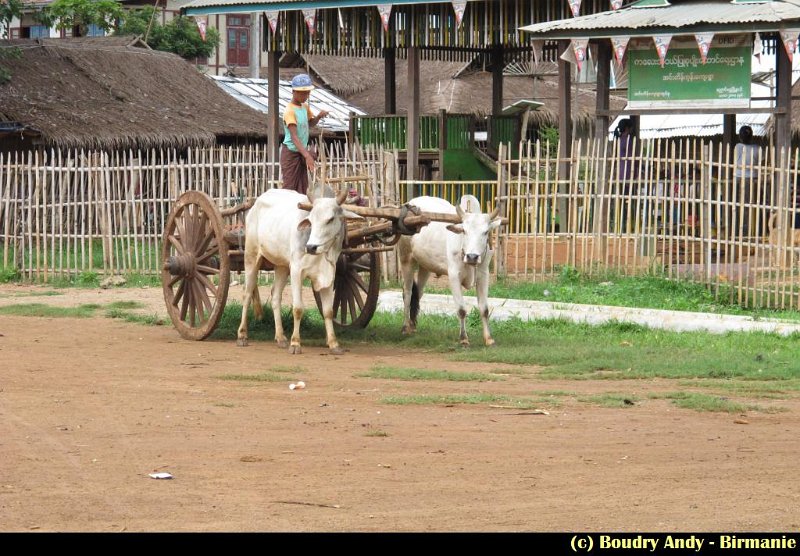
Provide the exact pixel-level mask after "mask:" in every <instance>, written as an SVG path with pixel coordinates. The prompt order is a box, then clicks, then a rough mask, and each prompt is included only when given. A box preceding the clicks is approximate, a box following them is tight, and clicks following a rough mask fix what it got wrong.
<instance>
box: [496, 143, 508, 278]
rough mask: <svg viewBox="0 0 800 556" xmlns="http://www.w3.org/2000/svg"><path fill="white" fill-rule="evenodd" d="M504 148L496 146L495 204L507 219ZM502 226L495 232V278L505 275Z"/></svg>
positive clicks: (504, 234)
mask: <svg viewBox="0 0 800 556" xmlns="http://www.w3.org/2000/svg"><path fill="white" fill-rule="evenodd" d="M507 152H508V151H507V150H506V146H505V145H503V144H502V143H500V144H499V145H498V146H497V199H495V202H496V203H497V205H498V206H499V207H500V216H503V217H507V216H508V214H507V213H506V212H507V210H508V183H507V174H506V154H507ZM507 233H508V232H507V230H504V229H503V226H501V227H500V228H498V230H497V253H496V258H495V262H494V270H495V278H497V276H498V275H500V276H504V275H505V273H506V234H507Z"/></svg>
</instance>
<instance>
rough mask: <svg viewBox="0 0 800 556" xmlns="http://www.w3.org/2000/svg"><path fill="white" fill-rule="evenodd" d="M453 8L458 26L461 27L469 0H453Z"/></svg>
mask: <svg viewBox="0 0 800 556" xmlns="http://www.w3.org/2000/svg"><path fill="white" fill-rule="evenodd" d="M452 2H453V10H454V11H455V12H456V27H461V20H463V19H464V12H465V11H466V9H467V0H462V1H458V0H452Z"/></svg>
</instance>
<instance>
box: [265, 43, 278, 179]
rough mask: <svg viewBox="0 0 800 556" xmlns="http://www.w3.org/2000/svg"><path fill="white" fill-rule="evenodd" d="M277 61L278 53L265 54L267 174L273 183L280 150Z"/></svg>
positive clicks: (273, 51)
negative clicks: (268, 165)
mask: <svg viewBox="0 0 800 556" xmlns="http://www.w3.org/2000/svg"><path fill="white" fill-rule="evenodd" d="M278 60H280V52H278V51H275V50H270V51H269V53H268V54H267V75H268V77H267V79H268V81H267V96H268V97H269V98H268V99H267V104H268V107H267V135H268V139H267V141H268V142H269V143H268V148H269V157H268V160H269V164H270V170H269V172H268V176H269V180H270V181H273V180H276V179H278V171H277V165H278V160H279V158H278V157H279V154H278V153H279V149H280V144H279V141H280V137H279V135H280V133H279V130H280V129H281V128H280V121H281V114H280V105H279V104H278V98H279V93H278V90H279V86H280V83H279V80H280V73H279V71H278Z"/></svg>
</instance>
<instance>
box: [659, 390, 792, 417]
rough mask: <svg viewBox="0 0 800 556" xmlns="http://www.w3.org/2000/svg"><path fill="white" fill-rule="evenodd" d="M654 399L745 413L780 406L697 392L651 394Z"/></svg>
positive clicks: (715, 410)
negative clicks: (769, 406) (750, 402)
mask: <svg viewBox="0 0 800 556" xmlns="http://www.w3.org/2000/svg"><path fill="white" fill-rule="evenodd" d="M650 398H652V399H667V400H671V401H672V403H673V404H674V405H676V406H678V407H681V408H683V409H692V410H694V411H713V412H723V413H745V412H747V411H760V412H774V411H781V409H780V408H778V409H774V408H769V409H768V408H764V407H761V406H758V405H753V404H743V403H739V402H735V401H732V400H729V399H726V398H723V397H719V396H711V395H709V394H701V393H697V392H670V393H667V394H651V395H650Z"/></svg>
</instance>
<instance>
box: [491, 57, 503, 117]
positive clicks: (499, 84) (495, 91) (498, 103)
mask: <svg viewBox="0 0 800 556" xmlns="http://www.w3.org/2000/svg"><path fill="white" fill-rule="evenodd" d="M504 66H505V63H504V53H503V45H500V44H496V45H494V46H492V115H493V116H499V115H500V114H502V112H503V68H504Z"/></svg>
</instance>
